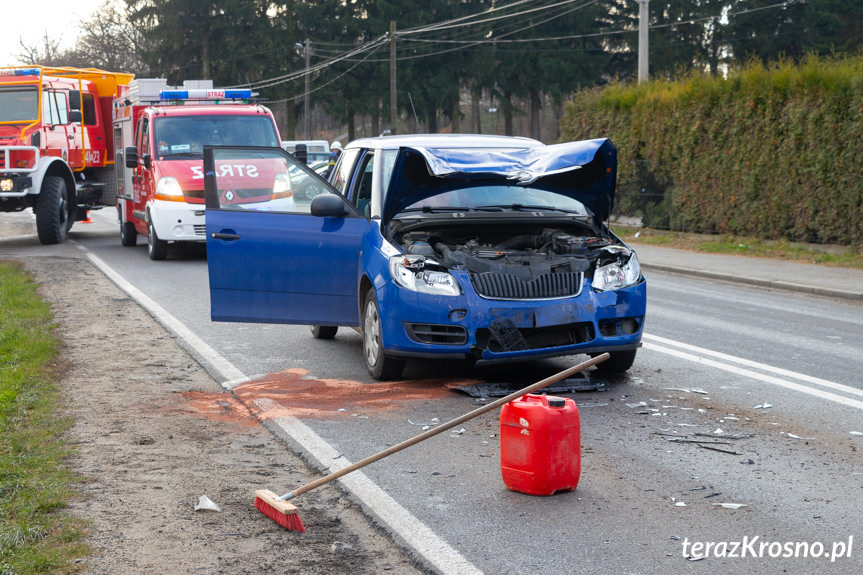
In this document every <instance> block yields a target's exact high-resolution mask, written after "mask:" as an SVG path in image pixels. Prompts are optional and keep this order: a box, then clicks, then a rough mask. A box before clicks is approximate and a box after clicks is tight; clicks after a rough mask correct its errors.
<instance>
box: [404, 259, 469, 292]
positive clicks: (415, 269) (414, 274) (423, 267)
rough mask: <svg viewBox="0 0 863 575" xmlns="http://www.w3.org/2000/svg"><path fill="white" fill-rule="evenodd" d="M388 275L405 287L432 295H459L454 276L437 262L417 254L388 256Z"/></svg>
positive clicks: (459, 289) (459, 290)
mask: <svg viewBox="0 0 863 575" xmlns="http://www.w3.org/2000/svg"><path fill="white" fill-rule="evenodd" d="M389 261H390V275H391V276H392V278H393V281H395V282H396V284H398V285H400V286H401V287H403V288H405V289H409V290H411V291H415V292H420V293H429V294H434V295H461V288H460V287H459V285H458V282H457V281H455V278H454V277H452V275H451V274H450V273H449V272H447V271H446V270H445V269H444V268H443V267H442V266H441V265H440V264H439V263H437V262H435V261H434V260H430V259H426V258H425V257H423V256H417V255H398V256H392V257H391V258H390V260H389Z"/></svg>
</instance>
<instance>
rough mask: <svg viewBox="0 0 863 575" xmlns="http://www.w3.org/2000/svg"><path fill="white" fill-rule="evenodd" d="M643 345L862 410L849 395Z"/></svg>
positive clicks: (654, 345) (660, 347)
mask: <svg viewBox="0 0 863 575" xmlns="http://www.w3.org/2000/svg"><path fill="white" fill-rule="evenodd" d="M643 346H644V348H645V349H652V350H654V351H658V352H660V353H665V354H668V355H673V356H675V357H679V358H680V359H686V360H689V361H693V362H695V363H698V364H701V365H707V366H710V367H715V368H717V369H721V370H723V371H728V372H731V373H735V374H737V375H743V376H746V377H751V378H752V379H757V380H758V381H763V382H765V383H771V384H773V385H777V386H779V387H784V388H785V389H792V390H794V391H799V392H801V393H806V394H808V395H814V396H815V397H819V398H821V399H826V400H828V401H833V402H836V403H840V404H842V405H846V406H848V407H853V408H855V409H861V410H863V401H859V400H857V399H852V398H850V397H844V396H841V395H837V394H835V393H831V392H829V391H824V390H822V389H816V388H814V387H809V386H806V385H803V384H802V383H795V382H793V381H788V380H786V379H780V378H778V377H773V376H772V375H766V374H763V373H758V372H755V371H752V370H749V369H743V368H741V367H735V366H733V365H728V364H727V363H722V362H719V361H714V360H712V359H708V358H706V357H703V356H699V355H693V354H691V353H687V352H684V351H679V350H676V349H672V348H670V347H663V346H661V345H657V344H655V343H651V342H649V341H646V342H643ZM837 385H838V384H837Z"/></svg>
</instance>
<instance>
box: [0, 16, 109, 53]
mask: <svg viewBox="0 0 863 575" xmlns="http://www.w3.org/2000/svg"><path fill="white" fill-rule="evenodd" d="M102 4H103V0H72V1H70V0H3V10H2V21H3V27H2V34H0V66H17V65H18V64H19V63H20V62H19V61H18V59H17V58H16V56H17V55H18V54H19V53H20V52H21V48H20V43H19V39H21V40H23V41H24V43H25V44H26V45H28V46H33V45H37V44H38V45H40V46H41V40H42V37H43V36H44V35H45V32H47V33H48V36H49V37H50V38H52V39H54V40H56V39H59V40H60V43H61V46H62V47H63V48H72V47H73V46H74V45H75V38H77V37H78V33H79V30H78V22H80V21H81V20H89V18H90V16H91V15H92V14H93V13H94V12H95V11H96V9H98V8H99V7H100V6H101V5H102Z"/></svg>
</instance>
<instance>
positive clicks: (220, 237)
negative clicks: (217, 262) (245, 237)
mask: <svg viewBox="0 0 863 575" xmlns="http://www.w3.org/2000/svg"><path fill="white" fill-rule="evenodd" d="M210 236H211V237H212V238H213V239H214V240H238V239H240V234H226V233H225V232H213V233H212V234H210Z"/></svg>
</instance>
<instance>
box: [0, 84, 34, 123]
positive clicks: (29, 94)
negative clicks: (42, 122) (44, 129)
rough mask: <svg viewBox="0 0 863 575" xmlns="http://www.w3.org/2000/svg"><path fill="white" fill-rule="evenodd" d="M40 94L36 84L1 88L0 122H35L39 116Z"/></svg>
mask: <svg viewBox="0 0 863 575" xmlns="http://www.w3.org/2000/svg"><path fill="white" fill-rule="evenodd" d="M38 100H39V94H38V92H37V91H36V88H35V87H34V86H16V87H14V88H2V89H0V122H34V121H36V118H38V117H39V102H38Z"/></svg>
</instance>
